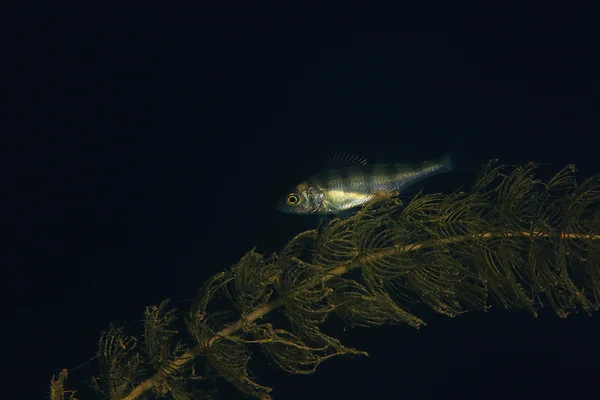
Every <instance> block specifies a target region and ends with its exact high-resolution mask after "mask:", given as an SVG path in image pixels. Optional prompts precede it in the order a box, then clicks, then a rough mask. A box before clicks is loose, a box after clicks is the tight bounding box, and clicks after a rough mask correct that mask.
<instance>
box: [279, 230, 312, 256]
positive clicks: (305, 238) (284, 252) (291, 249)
mask: <svg viewBox="0 0 600 400" xmlns="http://www.w3.org/2000/svg"><path fill="white" fill-rule="evenodd" d="M316 238H317V230H316V229H311V230H309V231H305V232H302V233H299V234H298V235H296V236H294V237H293V238H292V239H291V240H290V241H289V242H288V243H287V244H286V245H285V246H284V247H283V248H282V249H281V251H280V252H279V254H278V255H277V256H278V258H279V259H281V260H287V259H289V258H298V259H301V260H305V259H308V258H310V257H312V254H311V253H312V252H313V250H314V246H315V240H316Z"/></svg>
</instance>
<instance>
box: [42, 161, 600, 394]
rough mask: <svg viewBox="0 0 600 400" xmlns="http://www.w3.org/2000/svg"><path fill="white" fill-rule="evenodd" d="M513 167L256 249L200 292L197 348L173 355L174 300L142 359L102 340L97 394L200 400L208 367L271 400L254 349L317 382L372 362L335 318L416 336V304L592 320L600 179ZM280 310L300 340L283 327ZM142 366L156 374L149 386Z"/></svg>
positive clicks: (491, 168) (153, 320)
mask: <svg viewBox="0 0 600 400" xmlns="http://www.w3.org/2000/svg"><path fill="white" fill-rule="evenodd" d="M505 169H506V168H503V167H499V166H495V165H493V164H492V163H490V164H489V165H488V166H487V167H486V168H485V169H484V170H483V172H482V174H481V175H480V176H479V178H478V179H477V180H476V182H475V183H474V185H473V187H472V188H471V190H470V191H469V193H465V192H457V193H453V194H450V195H442V194H433V195H424V196H421V195H419V196H417V197H415V198H414V199H412V200H411V201H410V202H409V203H408V204H406V205H403V204H401V203H400V202H399V200H398V199H397V197H393V196H381V197H380V198H378V199H377V200H376V201H374V202H372V203H371V204H369V205H367V206H366V207H365V208H364V209H363V210H361V211H360V212H359V213H357V214H356V215H355V216H352V217H350V218H348V219H345V220H339V219H336V220H333V221H331V222H330V223H329V224H328V225H327V226H326V227H324V228H323V229H321V230H319V231H316V230H312V231H307V232H303V233H301V234H299V235H297V236H296V237H295V238H293V239H292V240H291V241H290V242H289V243H288V244H287V245H286V246H285V247H284V248H283V249H282V250H281V251H280V252H279V253H278V254H275V255H272V256H271V257H267V258H265V257H263V256H262V255H260V254H258V253H256V252H255V251H250V252H249V253H247V254H246V255H245V256H244V257H243V258H242V259H241V260H240V261H239V262H238V263H237V264H236V265H234V266H233V267H232V268H231V269H230V270H228V271H224V272H221V273H219V274H217V275H215V276H213V277H212V278H210V279H209V280H208V281H207V282H206V283H205V284H204V286H203V287H202V288H201V290H200V291H199V293H198V297H197V299H196V301H195V303H194V304H193V305H192V307H191V309H190V310H189V312H188V314H187V316H186V326H187V330H188V332H189V333H190V335H191V336H192V338H193V339H194V341H195V342H196V343H195V345H193V346H190V348H188V349H185V348H184V346H182V345H181V344H180V343H177V344H173V340H172V339H173V338H174V337H175V334H177V333H178V332H176V331H175V330H174V329H173V328H172V322H173V320H174V319H175V316H174V314H173V310H171V311H168V310H167V309H166V306H167V302H166V301H165V302H163V303H162V304H161V305H160V306H155V307H148V309H147V310H146V318H145V329H144V335H143V341H140V343H142V342H143V346H142V348H143V350H144V351H143V352H139V351H138V350H137V347H136V344H137V343H138V340H136V339H134V338H131V337H125V336H124V335H123V331H122V329H117V328H114V327H112V328H111V330H109V331H108V332H105V333H104V334H103V336H102V339H101V342H100V349H99V352H98V356H99V359H100V365H101V371H100V376H99V377H98V379H97V380H96V381H95V382H96V383H97V388H98V390H99V391H100V392H101V393H102V395H103V397H104V398H108V399H110V400H116V399H121V400H133V399H137V398H142V397H144V398H145V397H146V395H147V394H148V393H149V392H150V391H152V392H153V393H154V395H155V396H158V397H161V396H170V397H171V398H176V399H187V398H192V397H193V398H196V397H198V396H201V395H200V394H197V393H196V392H194V394H192V391H193V390H195V384H194V382H198V380H202V379H206V378H207V377H206V376H197V375H195V372H194V371H195V370H196V366H197V364H198V362H200V361H202V362H204V363H205V365H208V366H210V368H212V370H213V371H215V372H216V376H218V377H220V378H223V379H225V380H227V381H228V382H229V383H230V384H232V385H233V386H234V387H236V388H237V389H239V390H240V391H242V392H243V393H244V394H246V395H248V396H251V397H254V398H261V399H270V398H271V395H270V392H271V388H269V387H266V386H262V385H260V384H258V383H257V382H255V381H254V380H253V378H252V379H251V378H250V377H249V375H248V372H247V363H248V362H249V361H250V359H251V356H252V353H251V349H253V348H260V350H262V351H263V352H264V353H265V354H266V355H267V356H268V357H269V358H270V359H271V360H272V361H273V363H274V364H275V365H276V366H277V367H279V368H281V369H283V370H284V371H287V372H289V373H295V374H310V373H313V372H315V369H316V368H317V366H318V365H319V364H320V363H321V362H323V361H325V360H327V359H329V358H331V357H333V356H336V355H342V354H349V355H366V353H365V352H363V351H360V350H356V349H352V348H347V347H345V346H344V345H342V344H341V343H340V342H339V340H337V339H336V338H334V337H331V336H328V335H327V334H325V333H324V332H322V331H321V329H320V326H321V324H322V323H323V322H324V321H325V320H327V319H328V318H332V317H334V316H337V317H338V318H341V320H342V321H343V322H344V323H345V324H346V325H348V326H376V325H381V324H385V323H391V324H400V323H403V324H408V325H410V326H413V327H415V328H419V327H421V326H423V325H425V322H424V321H422V320H421V319H420V318H419V317H417V316H415V315H412V314H411V313H409V312H408V311H406V310H407V308H408V306H410V305H411V304H414V303H423V304H426V305H428V306H429V307H431V308H432V309H433V310H435V311H436V312H438V313H441V314H444V315H447V316H450V317H454V316H456V315H460V314H462V313H464V312H466V311H472V310H481V311H485V310H487V309H488V308H489V305H488V297H489V298H491V300H492V301H493V303H495V304H497V305H499V306H500V307H501V308H505V309H510V310H524V311H527V312H530V313H532V314H533V315H534V316H537V310H538V309H539V308H541V307H543V306H545V305H549V306H551V307H552V309H553V310H554V311H555V312H556V313H557V314H558V315H559V316H560V317H563V318H564V317H566V316H567V315H568V314H569V313H571V312H573V311H578V310H583V311H586V312H588V313H592V312H593V311H596V310H597V309H598V308H599V307H600V241H598V240H597V239H598V238H600V176H599V175H595V176H592V177H591V178H588V179H587V180H586V181H584V182H583V183H582V184H581V185H578V184H576V182H575V179H574V176H573V172H574V168H573V167H572V166H569V167H567V168H565V169H563V170H562V171H560V172H559V173H557V174H556V175H554V176H553V177H551V178H550V179H549V180H548V181H546V182H542V181H540V180H536V179H534V176H533V172H534V170H535V169H536V166H535V165H534V164H528V165H525V166H521V167H516V168H514V169H513V170H512V172H511V173H509V174H507V173H505ZM423 250H427V251H423ZM354 269H356V270H357V271H359V272H357V273H352V274H348V272H350V271H351V270H354ZM275 310H281V312H282V314H283V315H284V316H285V318H286V319H287V320H288V321H289V322H290V323H291V327H292V328H291V329H290V330H285V329H282V328H281V327H274V326H273V323H274V322H273V321H274V320H273V319H272V318H269V316H270V313H272V312H273V311H275ZM240 315H241V316H242V317H241V318H240V317H239V316H240ZM142 365H149V366H151V368H152V369H153V371H155V372H154V374H152V375H151V376H150V377H147V375H146V377H143V374H142V373H141V372H140V371H142V368H141V366H142ZM64 378H66V373H65V375H64ZM60 382H61V386H60V388H62V382H64V379H63V380H62V381H60ZM53 388H54V386H53ZM57 388H59V387H58V386H57V387H56V388H55V389H54V391H55V392H56V390H58V389H57ZM61 390H62V389H61ZM198 398H200V397H198ZM57 399H58V398H57V397H52V400H57Z"/></svg>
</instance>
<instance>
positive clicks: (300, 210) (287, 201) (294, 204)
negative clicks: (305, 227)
mask: <svg viewBox="0 0 600 400" xmlns="http://www.w3.org/2000/svg"><path fill="white" fill-rule="evenodd" d="M323 198H324V193H323V191H322V190H319V189H317V188H314V187H310V186H308V185H307V184H306V183H301V184H299V185H297V186H296V187H294V188H292V189H290V190H288V192H287V193H286V194H285V196H283V197H282V198H281V199H279V201H278V202H277V206H276V207H277V210H279V211H281V212H284V213H288V214H319V213H321V212H322V211H323Z"/></svg>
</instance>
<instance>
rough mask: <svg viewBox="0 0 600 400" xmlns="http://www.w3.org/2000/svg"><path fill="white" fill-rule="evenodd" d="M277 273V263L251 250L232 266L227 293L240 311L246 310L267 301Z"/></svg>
mask: <svg viewBox="0 0 600 400" xmlns="http://www.w3.org/2000/svg"><path fill="white" fill-rule="evenodd" d="M278 274H279V268H278V265H277V264H276V263H275V262H273V260H265V259H264V258H263V256H262V255H261V254H259V253H257V252H256V251H254V250H251V251H249V252H248V253H246V255H244V256H243V257H242V259H241V260H240V261H239V262H238V263H237V264H235V265H234V266H233V267H232V269H231V275H232V279H231V281H230V282H229V283H228V284H227V286H226V288H227V289H228V295H229V297H230V298H231V300H232V301H233V302H234V303H235V304H236V305H237V307H238V309H239V310H240V311H241V312H242V313H245V312H248V311H250V310H252V309H254V308H256V307H258V306H260V305H261V304H264V303H267V302H268V301H269V299H270V297H271V294H272V290H271V288H270V287H271V285H272V284H273V282H274V281H275V280H276V279H277V277H278Z"/></svg>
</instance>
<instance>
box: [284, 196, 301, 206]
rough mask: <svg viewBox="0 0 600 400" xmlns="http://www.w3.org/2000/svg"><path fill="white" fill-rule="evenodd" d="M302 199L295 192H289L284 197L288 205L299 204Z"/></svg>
mask: <svg viewBox="0 0 600 400" xmlns="http://www.w3.org/2000/svg"><path fill="white" fill-rule="evenodd" d="M301 201H302V199H301V198H300V196H299V195H298V194H296V193H290V194H288V195H287V197H286V198H285V202H286V203H287V204H288V205H289V206H295V205H298V204H300V202H301Z"/></svg>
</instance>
